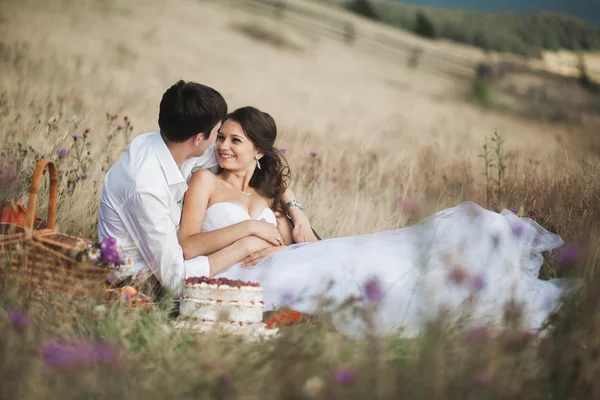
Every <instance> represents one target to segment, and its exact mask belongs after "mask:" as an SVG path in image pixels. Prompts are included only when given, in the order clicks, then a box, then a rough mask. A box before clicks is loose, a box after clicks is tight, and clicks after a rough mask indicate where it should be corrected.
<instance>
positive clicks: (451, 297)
mask: <svg viewBox="0 0 600 400" xmlns="http://www.w3.org/2000/svg"><path fill="white" fill-rule="evenodd" d="M260 218H264V219H265V220H267V221H269V222H272V223H275V222H276V219H275V215H274V214H273V212H272V211H271V210H270V209H268V208H265V209H264V210H263V211H262V213H261V214H260V215H259V216H258V217H257V219H260ZM246 219H250V216H249V215H248V213H247V212H246V210H245V209H243V208H242V207H241V206H239V205H237V204H235V203H216V204H213V205H212V206H210V207H209V208H208V209H207V211H206V216H205V220H204V223H203V226H202V230H203V231H212V230H215V229H219V228H223V227H225V226H229V225H231V224H235V223H238V222H240V221H243V220H246ZM562 244H563V241H562V239H561V238H560V237H559V236H557V235H555V234H552V233H550V232H548V231H546V230H545V229H544V228H542V227H541V226H540V225H538V224H537V223H536V222H534V221H533V220H531V219H528V218H520V217H518V216H517V215H515V214H513V213H512V212H510V211H507V210H503V211H502V212H501V213H496V212H492V211H488V210H485V209H483V208H481V207H480V206H478V205H476V204H474V203H471V202H465V203H462V204H460V205H458V206H456V207H453V208H449V209H446V210H442V211H439V212H437V213H435V214H433V215H431V216H430V217H428V218H425V219H423V220H421V221H420V222H419V223H417V224H415V225H413V226H410V227H406V228H402V229H396V230H390V231H384V232H379V233H374V234H369V235H360V236H352V237H341V238H333V239H327V240H322V241H319V242H316V243H303V244H294V245H291V246H288V247H287V248H286V249H284V250H282V251H279V252H277V253H274V254H272V255H270V256H268V257H266V258H265V259H263V260H262V261H261V262H260V263H259V264H258V265H257V266H255V267H253V268H252V269H246V270H244V269H241V268H240V266H239V264H236V265H234V266H233V267H231V268H229V269H228V270H226V271H225V272H223V273H221V274H219V275H217V277H226V278H229V279H242V280H246V281H253V282H259V283H260V285H261V286H262V287H263V288H264V293H265V311H269V310H272V309H276V308H279V307H284V306H289V307H290V308H293V309H294V310H298V311H301V312H305V313H315V312H317V311H318V310H319V307H323V304H324V303H323V302H322V299H323V296H326V297H327V298H328V299H330V300H331V301H330V302H329V303H326V304H327V307H334V306H336V305H339V304H341V303H342V302H343V301H344V300H347V299H348V298H349V297H350V296H352V297H354V298H363V299H367V300H364V301H368V300H369V299H370V300H375V301H377V308H376V315H375V324H376V325H375V326H376V329H377V333H378V334H390V333H398V334H400V335H402V336H405V337H412V336H414V335H417V334H418V333H419V332H420V330H421V329H422V328H423V326H424V325H425V324H426V323H428V322H429V321H432V320H433V319H435V318H437V317H438V316H439V313H440V311H441V310H446V311H447V312H450V314H449V315H451V316H454V317H456V318H458V317H461V316H462V317H464V316H467V319H466V321H468V323H470V324H482V323H490V322H491V323H494V322H498V321H500V319H501V318H502V315H503V311H504V306H505V303H506V302H507V301H509V300H511V299H513V300H516V301H517V302H519V303H520V304H521V305H522V307H523V322H524V328H529V329H537V328H539V327H540V325H541V324H542V322H543V321H544V320H545V319H546V318H547V316H548V315H549V313H550V312H551V311H552V310H553V309H555V308H556V307H557V306H559V304H560V297H561V295H562V294H563V293H564V291H565V290H566V288H565V287H563V286H565V285H564V283H565V281H563V280H559V279H556V280H551V281H543V280H540V279H538V274H539V269H540V266H541V265H542V261H543V258H542V255H541V253H542V252H543V251H547V250H551V249H554V248H557V247H559V246H561V245H562ZM369 282H371V283H370V284H368V283H369ZM373 282H376V283H375V284H373ZM367 287H368V288H367ZM366 288H367V289H366ZM365 290H369V291H371V292H372V291H375V293H365ZM333 317H334V319H333V321H334V324H335V326H336V328H337V329H338V330H339V331H341V332H342V333H345V334H347V335H350V336H354V335H356V334H358V333H359V332H360V330H361V328H362V324H363V320H362V319H361V318H360V317H358V316H352V315H348V313H339V314H334V315H333Z"/></svg>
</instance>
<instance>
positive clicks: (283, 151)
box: [279, 147, 287, 153]
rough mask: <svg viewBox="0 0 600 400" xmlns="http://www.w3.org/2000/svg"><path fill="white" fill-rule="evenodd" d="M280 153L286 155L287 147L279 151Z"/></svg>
mask: <svg viewBox="0 0 600 400" xmlns="http://www.w3.org/2000/svg"><path fill="white" fill-rule="evenodd" d="M279 151H280V152H282V153H285V152H286V151H287V149H286V148H285V147H282V148H281V149H279Z"/></svg>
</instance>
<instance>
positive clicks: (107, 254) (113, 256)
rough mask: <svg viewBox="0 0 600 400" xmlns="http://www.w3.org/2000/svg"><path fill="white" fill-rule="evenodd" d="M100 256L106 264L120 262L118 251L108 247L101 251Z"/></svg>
mask: <svg viewBox="0 0 600 400" xmlns="http://www.w3.org/2000/svg"><path fill="white" fill-rule="evenodd" d="M102 258H103V259H104V261H105V262H107V263H108V264H118V265H120V264H121V258H120V257H119V252H118V251H117V250H115V249H108V250H106V251H103V252H102Z"/></svg>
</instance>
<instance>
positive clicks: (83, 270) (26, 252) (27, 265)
mask: <svg viewBox="0 0 600 400" xmlns="http://www.w3.org/2000/svg"><path fill="white" fill-rule="evenodd" d="M46 168H47V169H48V172H49V177H50V201H49V205H48V228H47V229H43V230H38V231H35V230H34V219H35V210H36V204H37V195H38V190H39V186H40V181H41V178H42V174H43V172H44V169H46ZM57 191H58V176H57V174H56V166H55V164H54V163H53V162H52V161H50V160H41V161H40V162H38V164H37V167H36V170H35V172H34V174H33V179H32V182H31V192H30V196H29V207H28V209H27V218H26V222H25V226H24V227H23V229H18V228H19V227H17V228H16V229H15V230H14V231H15V232H14V233H9V234H0V284H3V285H6V284H12V282H11V281H14V280H16V281H17V282H20V283H23V284H25V285H26V286H29V287H31V288H33V289H36V290H37V291H40V290H41V291H42V292H46V291H53V292H62V293H66V294H69V295H74V296H90V297H97V296H101V295H103V294H104V292H105V283H106V279H107V275H108V273H109V269H107V268H105V267H99V266H95V265H93V264H90V263H81V262H79V261H77V260H76V259H74V258H72V257H69V256H67V255H65V254H62V253H61V252H59V251H57V250H55V249H54V248H52V247H53V246H56V245H55V244H54V243H52V242H54V241H56V242H60V243H65V244H64V245H63V246H57V247H59V248H71V243H76V242H77V243H78V242H82V241H83V239H79V238H74V237H73V236H69V235H64V234H62V233H58V232H55V231H54V223H55V220H56V198H57ZM20 230H22V232H19V231H20ZM7 231H10V230H7ZM75 239H76V242H75Z"/></svg>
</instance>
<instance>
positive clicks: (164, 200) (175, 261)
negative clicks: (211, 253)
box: [120, 190, 210, 294]
mask: <svg viewBox="0 0 600 400" xmlns="http://www.w3.org/2000/svg"><path fill="white" fill-rule="evenodd" d="M120 216H121V219H122V221H123V224H124V226H125V228H126V229H127V231H128V232H129V234H130V235H131V237H132V238H133V240H134V242H135V245H136V247H137V248H138V250H139V251H140V253H141V254H142V256H143V257H144V261H145V262H146V265H148V266H149V267H150V269H151V270H152V272H153V274H154V275H155V276H156V278H157V279H158V281H159V282H160V283H161V284H162V285H163V286H164V287H165V288H167V289H169V290H172V291H174V292H175V293H176V294H179V292H180V290H181V289H182V288H183V284H184V282H185V280H186V279H187V278H189V277H193V276H203V275H205V276H208V275H209V273H210V266H209V264H208V258H207V257H204V256H201V257H196V258H193V259H190V260H184V259H183V249H182V248H181V246H180V245H179V240H178V238H177V229H176V227H175V225H174V224H173V221H172V220H171V217H170V207H169V201H168V193H159V192H155V191H151V190H140V191H137V192H136V193H134V194H133V195H132V197H131V198H130V199H129V201H127V202H126V203H125V206H124V207H123V209H122V210H121V212H120Z"/></svg>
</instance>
